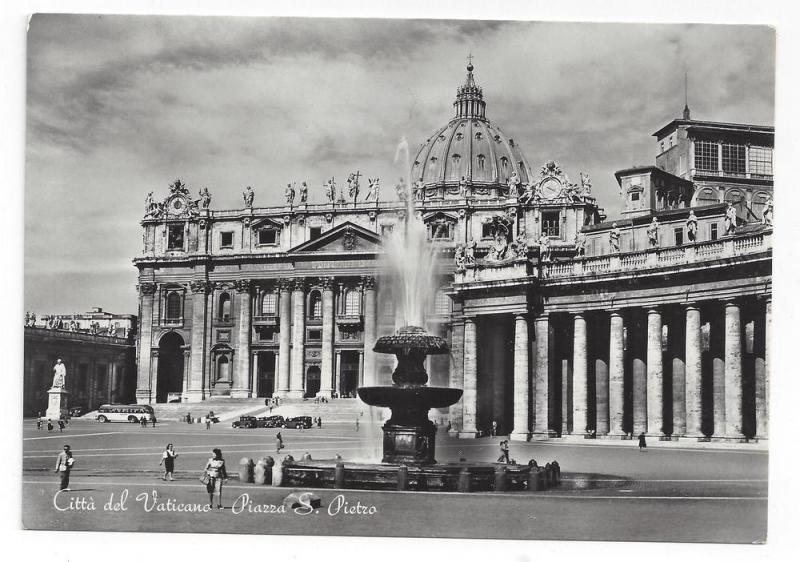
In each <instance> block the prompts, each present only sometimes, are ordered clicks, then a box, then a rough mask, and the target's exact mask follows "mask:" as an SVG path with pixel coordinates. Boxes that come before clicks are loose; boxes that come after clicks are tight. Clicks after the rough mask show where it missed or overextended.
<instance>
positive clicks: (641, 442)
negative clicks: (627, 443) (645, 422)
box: [639, 431, 647, 452]
mask: <svg viewBox="0 0 800 562" xmlns="http://www.w3.org/2000/svg"><path fill="white" fill-rule="evenodd" d="M646 448H647V440H646V439H645V437H644V431H643V432H641V433H640V434H639V450H640V451H642V452H644V450H645V449H646Z"/></svg>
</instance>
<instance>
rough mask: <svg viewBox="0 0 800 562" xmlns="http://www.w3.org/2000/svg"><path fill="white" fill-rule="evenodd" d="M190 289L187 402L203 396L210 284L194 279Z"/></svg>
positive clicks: (200, 399) (197, 400) (199, 399)
mask: <svg viewBox="0 0 800 562" xmlns="http://www.w3.org/2000/svg"><path fill="white" fill-rule="evenodd" d="M189 288H190V289H191V291H192V342H191V346H192V355H191V363H192V365H191V369H190V371H189V387H188V388H187V390H186V401H187V402H200V401H202V400H203V399H204V398H205V393H204V390H203V382H204V377H205V359H206V357H205V355H206V354H205V350H206V344H205V340H206V338H205V335H206V333H205V332H206V318H207V316H208V314H209V310H208V295H209V293H210V292H211V289H212V285H211V283H209V282H208V281H204V280H195V281H192V282H191V283H190V284H189Z"/></svg>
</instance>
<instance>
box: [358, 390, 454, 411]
mask: <svg viewBox="0 0 800 562" xmlns="http://www.w3.org/2000/svg"><path fill="white" fill-rule="evenodd" d="M463 393H464V391H463V390H461V389H460V388H447V387H441V386H362V387H361V388H359V389H358V396H359V398H361V400H362V401H363V402H364V403H365V404H369V405H370V406H380V407H382V408H397V407H402V408H406V407H413V408H420V409H425V411H426V412H427V411H428V410H429V409H430V408H447V407H448V406H450V405H452V404H455V403H456V402H458V401H459V400H460V399H461V395H462V394H463Z"/></svg>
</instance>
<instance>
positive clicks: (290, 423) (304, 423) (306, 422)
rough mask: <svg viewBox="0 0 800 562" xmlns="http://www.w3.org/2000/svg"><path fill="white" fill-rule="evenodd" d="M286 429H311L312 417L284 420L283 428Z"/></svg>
mask: <svg viewBox="0 0 800 562" xmlns="http://www.w3.org/2000/svg"><path fill="white" fill-rule="evenodd" d="M282 427H285V428H286V429H298V428H301V427H302V428H304V429H308V428H310V427H311V416H297V417H294V418H286V419H285V420H283V426H282Z"/></svg>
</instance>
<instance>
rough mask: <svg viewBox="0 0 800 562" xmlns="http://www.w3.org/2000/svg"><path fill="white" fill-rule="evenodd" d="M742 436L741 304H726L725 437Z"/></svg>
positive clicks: (730, 302)
mask: <svg viewBox="0 0 800 562" xmlns="http://www.w3.org/2000/svg"><path fill="white" fill-rule="evenodd" d="M743 436H744V435H743V434H742V325H741V311H740V309H739V303H738V302H736V301H728V302H726V303H725V437H734V438H738V437H743Z"/></svg>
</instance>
